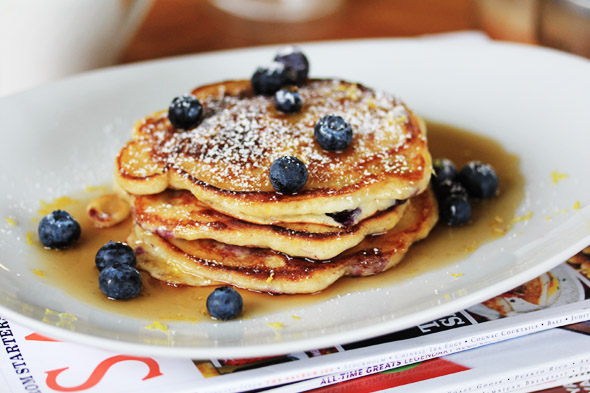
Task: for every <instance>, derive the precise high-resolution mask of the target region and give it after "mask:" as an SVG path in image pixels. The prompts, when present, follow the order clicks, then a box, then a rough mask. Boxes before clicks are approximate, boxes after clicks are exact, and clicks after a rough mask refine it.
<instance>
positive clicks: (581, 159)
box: [0, 39, 590, 358]
mask: <svg viewBox="0 0 590 393" xmlns="http://www.w3.org/2000/svg"><path fill="white" fill-rule="evenodd" d="M303 49H304V51H305V52H306V53H307V55H308V57H309V58H310V60H311V64H312V76H314V77H329V76H335V77H340V78H345V79H349V80H354V81H359V82H362V83H364V84H366V85H368V86H373V87H380V88H382V89H384V90H387V91H390V92H393V93H395V94H397V95H399V96H400V97H402V98H403V99H404V100H405V101H406V102H407V103H408V105H409V106H410V107H411V108H413V109H414V110H415V111H417V112H418V113H419V114H421V115H422V116H424V117H426V118H428V119H430V120H434V121H437V122H442V123H446V124H451V125H455V126H458V127H462V128H466V129H469V130H473V131H476V132H478V133H481V134H483V135H487V136H491V137H493V138H495V139H496V140H498V141H500V142H501V143H502V144H503V145H504V146H505V147H506V149H507V150H509V151H512V152H515V153H517V154H518V155H519V156H520V157H521V163H522V171H523V173H524V175H525V178H526V186H525V187H526V196H525V200H524V201H523V203H522V205H521V206H520V207H519V208H518V212H517V213H518V214H526V213H528V212H529V211H533V212H534V214H533V216H532V217H531V219H530V220H527V221H523V222H520V223H517V224H516V225H515V226H514V228H513V229H512V231H511V232H510V233H509V234H508V235H507V236H504V237H502V238H499V239H497V240H495V241H493V242H491V243H488V244H486V245H484V246H482V247H480V248H479V249H477V250H476V251H475V252H474V253H473V254H472V255H471V256H469V257H468V258H466V259H465V260H462V261H460V262H459V263H457V264H455V265H453V266H450V267H447V268H446V269H441V270H435V271H430V272H428V273H424V274H422V275H420V276H418V277H416V278H414V279H413V280H411V281H407V282H402V283H399V284H396V285H392V286H391V287H385V288H378V289H374V290H370V291H365V292H361V293H355V294H351V295H348V296H342V297H339V298H336V299H332V300H330V301H327V302H326V303H325V304H320V305H316V306H313V307H305V308H302V309H300V310H293V312H296V313H297V315H299V316H301V319H302V321H303V323H297V324H294V323H289V321H284V320H285V319H287V318H289V319H290V317H289V315H291V314H290V313H289V314H288V315H287V316H285V315H286V313H281V314H277V315H271V316H264V317H257V318H252V319H247V320H240V321H231V322H226V323H214V322H205V321H204V322H201V323H197V324H186V325H183V324H178V325H174V331H173V332H172V333H171V336H170V339H169V340H162V332H161V331H157V330H155V331H154V330H147V329H145V328H144V326H145V325H146V323H145V321H141V320H136V319H132V318H127V317H124V316H121V315H113V314H109V313H107V312H104V311H101V310H97V309H95V308H93V307H90V306H88V305H87V304H84V303H82V302H80V301H78V300H77V299H75V298H72V297H70V296H68V295H67V294H66V293H65V292H64V291H62V290H60V289H59V288H55V287H52V286H50V285H48V284H46V283H45V282H44V281H43V280H42V279H40V278H39V277H37V276H35V275H34V274H33V273H32V271H33V270H34V269H35V267H36V266H38V261H36V260H35V259H34V257H33V254H32V253H31V252H30V247H29V248H28V247H27V246H26V245H25V243H24V240H23V237H24V235H25V232H26V231H36V229H35V224H34V223H32V222H31V220H30V217H32V216H35V214H36V213H35V210H36V207H37V206H38V203H39V200H40V199H45V200H49V199H51V198H54V197H58V196H62V195H67V194H71V193H73V192H75V191H79V190H80V189H81V187H83V186H84V185H86V184H104V183H106V182H109V181H110V179H111V176H112V165H113V164H112V163H113V157H114V156H115V154H116V152H117V151H118V149H119V148H120V146H122V144H123V143H124V142H125V141H126V140H127V138H128V137H129V131H130V127H131V125H132V123H133V122H134V121H135V120H136V119H138V118H140V117H141V116H143V115H146V114H148V113H150V112H152V111H155V110H158V109H161V108H166V107H167V105H168V103H169V101H170V99H171V97H174V96H176V95H178V94H181V93H184V92H186V91H188V90H189V89H190V88H192V87H193V86H196V85H199V84H204V83H209V82H215V81H219V80H224V79H232V78H248V77H249V76H250V74H251V72H252V71H253V70H254V69H255V68H256V66H257V65H259V64H262V63H265V62H266V61H267V59H270V58H271V57H272V56H273V55H274V53H275V52H276V48H272V47H266V48H257V49H251V50H239V51H231V52H219V53H213V54H205V55H199V56H191V57H184V58H179V59H172V60H163V61H157V62H151V63H144V64H137V65H130V66H124V67H118V68H114V69H107V70H103V71H98V72H94V73H89V74H86V75H82V76H79V77H73V78H70V79H67V80H64V81H61V82H59V83H56V84H53V85H49V86H46V87H43V88H39V89H36V90H33V91H30V92H26V93H23V94H19V95H16V96H11V97H8V98H5V99H1V100H0V119H2V126H1V127H2V131H1V132H2V154H1V155H0V162H1V163H2V165H1V168H2V173H1V175H0V176H1V177H0V180H1V185H0V206H1V207H0V218H2V220H1V222H0V228H1V229H2V233H1V234H0V305H1V306H0V314H2V315H4V316H5V317H8V318H10V319H12V320H14V321H16V322H19V323H21V324H24V325H27V326H29V327H31V328H33V329H36V330H37V331H39V332H42V333H45V334H47V335H50V336H53V337H57V338H62V339H66V340H70V341H75V342H81V343H86V344H89V345H95V346H101V347H103V348H108V349H111V350H114V351H117V352H129V353H141V354H149V355H167V356H186V357H193V358H209V357H250V356H255V355H267V354H279V353H287V352H292V351H301V350H302V349H311V348H319V347H324V346H328V345H333V344H338V343H343V342H350V341H353V340H358V339H364V338H368V337H371V336H376V335H379V334H384V333H387V332H391V331H394V330H399V329H403V328H407V327H410V326H413V325H416V324H419V323H422V322H426V321H429V320H432V319H434V318H437V317H440V316H443V315H446V314H449V313H452V312H455V311H457V310H459V309H462V308H466V307H468V306H471V305H473V304H475V303H478V302H480V301H483V300H485V299H486V298H489V297H492V296H495V295H497V294H500V293H502V292H504V291H506V290H509V289H511V288H513V287H515V286H517V285H519V284H521V283H523V282H525V281H527V280H529V279H531V278H533V277H535V276H537V275H539V274H541V273H543V272H545V271H547V270H549V269H551V268H552V267H554V266H555V265H557V264H558V263H560V262H562V261H563V260H565V258H567V257H569V256H570V255H572V254H574V253H575V252H577V251H578V250H580V249H581V248H583V247H584V246H586V245H587V244H588V243H590V206H589V203H590V181H588V168H590V155H589V154H588V146H590V132H589V127H590V116H589V115H588V113H589V112H588V107H589V105H590V63H589V62H588V61H587V60H584V59H582V58H578V57H574V56H570V55H567V54H563V53H559V52H556V51H552V50H545V49H540V48H536V47H528V46H520V45H510V44H500V43H493V42H480V41H476V42H460V41H452V40H451V41H445V40H436V39H435V40H428V39H407V40H368V41H353V42H333V43H319V44H309V45H303ZM556 170H557V171H559V172H560V173H565V174H567V175H568V177H567V178H566V179H563V180H562V181H560V182H559V184H557V185H554V184H552V182H551V173H552V172H554V171H556ZM577 201H579V202H580V208H579V209H573V206H574V204H575V202H577ZM564 209H567V210H568V213H565V212H563V210H564ZM556 211H559V212H561V213H560V214H555V212H556ZM549 215H551V216H552V217H553V219H552V220H547V219H546V218H545V217H546V216H549ZM9 216H10V217H14V218H15V219H16V220H17V221H18V222H19V223H20V224H21V225H19V226H17V227H11V226H9V224H8V223H5V221H4V218H5V217H9ZM451 271H452V272H461V273H462V274H463V275H462V276H461V277H460V278H457V277H454V276H451V275H450V274H449V272H451ZM46 308H48V309H51V310H54V311H56V312H67V313H70V314H73V315H74V316H75V317H76V319H75V320H72V321H70V323H69V324H63V327H59V326H54V325H52V324H50V323H46V322H44V321H43V315H44V314H45V309H46ZM269 321H270V322H285V323H284V327H283V329H282V330H281V331H280V335H278V334H277V332H276V331H275V330H273V329H270V328H269V327H268V326H267V325H266V323H267V322H269Z"/></svg>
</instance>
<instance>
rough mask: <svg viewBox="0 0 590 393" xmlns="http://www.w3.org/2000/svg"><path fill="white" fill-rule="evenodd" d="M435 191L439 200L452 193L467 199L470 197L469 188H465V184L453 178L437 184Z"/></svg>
mask: <svg viewBox="0 0 590 393" xmlns="http://www.w3.org/2000/svg"><path fill="white" fill-rule="evenodd" d="M434 192H435V193H436V198H437V199H438V200H439V201H442V200H444V199H445V198H446V197H448V196H450V195H457V196H460V197H462V198H466V199H467V197H468V194H467V190H466V189H465V187H464V186H463V184H461V183H459V182H458V181H454V180H451V179H445V180H443V181H442V182H441V183H439V184H438V185H436V186H435V187H434Z"/></svg>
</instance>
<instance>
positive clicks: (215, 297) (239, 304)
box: [207, 287, 244, 321]
mask: <svg viewBox="0 0 590 393" xmlns="http://www.w3.org/2000/svg"><path fill="white" fill-rule="evenodd" d="M243 307H244V301H243V300H242V296H241V295H240V294H239V293H238V291H236V290H235V289H233V288H232V287H219V288H215V290H213V292H211V293H210V294H209V296H208V297H207V311H209V315H211V317H213V318H215V319H221V320H223V321H227V320H228V319H234V318H235V317H237V316H238V314H240V313H241V312H242V308H243Z"/></svg>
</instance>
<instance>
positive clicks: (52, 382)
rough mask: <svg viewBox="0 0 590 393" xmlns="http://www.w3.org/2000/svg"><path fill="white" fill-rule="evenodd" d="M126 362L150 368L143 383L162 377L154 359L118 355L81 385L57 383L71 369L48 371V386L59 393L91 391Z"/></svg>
mask: <svg viewBox="0 0 590 393" xmlns="http://www.w3.org/2000/svg"><path fill="white" fill-rule="evenodd" d="M126 360H136V361H139V362H143V363H145V364H146V365H147V366H148V367H149V373H148V374H147V375H146V376H145V377H144V378H143V379H142V380H143V381H145V380H146V379H150V378H154V377H157V376H160V375H162V373H161V372H160V366H159V365H158V362H156V361H155V360H154V359H152V358H146V357H137V356H125V355H118V356H113V357H110V358H108V359H105V360H103V361H102V362H101V363H100V364H99V365H98V366H96V368H95V369H94V371H93V372H92V374H91V375H90V377H88V379H87V380H86V382H84V383H82V384H81V385H78V386H72V387H64V386H61V385H60V384H58V383H57V376H58V375H59V374H61V373H62V372H63V371H65V370H67V369H68V368H69V367H64V368H60V369H57V370H51V371H46V374H47V379H46V381H45V382H46V383H47V386H48V387H49V388H50V389H53V390H56V391H58V392H79V391H81V390H86V389H90V388H91V387H93V386H95V385H96V384H98V383H99V382H100V381H101V380H102V378H103V377H104V376H105V374H106V373H107V371H108V369H109V368H111V366H113V365H115V364H116V363H119V362H123V361H126Z"/></svg>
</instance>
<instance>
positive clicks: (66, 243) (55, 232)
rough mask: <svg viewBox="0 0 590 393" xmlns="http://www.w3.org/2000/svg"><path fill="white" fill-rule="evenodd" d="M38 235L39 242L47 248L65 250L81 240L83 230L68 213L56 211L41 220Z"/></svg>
mask: <svg viewBox="0 0 590 393" xmlns="http://www.w3.org/2000/svg"><path fill="white" fill-rule="evenodd" d="M38 233H39V240H41V243H42V244H43V245H44V246H45V247H47V248H54V249H63V248H68V247H70V246H71V245H72V244H74V243H75V242H76V241H77V240H78V239H79V238H80V234H81V233H82V229H81V228H80V224H78V221H76V219H74V217H72V216H71V215H70V214H69V213H68V212H65V211H63V210H55V211H53V212H51V213H49V214H48V215H46V216H45V217H43V218H42V219H41V222H39V230H38Z"/></svg>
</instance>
